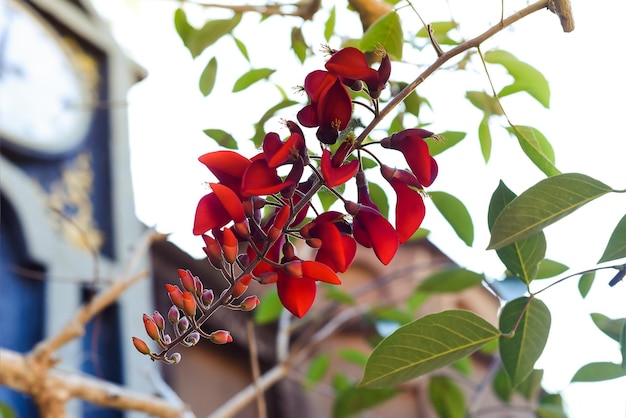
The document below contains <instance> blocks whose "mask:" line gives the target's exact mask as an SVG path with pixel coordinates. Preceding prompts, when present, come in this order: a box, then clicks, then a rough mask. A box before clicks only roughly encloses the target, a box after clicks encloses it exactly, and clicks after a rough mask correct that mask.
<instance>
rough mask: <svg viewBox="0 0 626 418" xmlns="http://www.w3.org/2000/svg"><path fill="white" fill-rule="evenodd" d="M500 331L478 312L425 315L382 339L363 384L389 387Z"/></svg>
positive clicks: (463, 352) (466, 351)
mask: <svg viewBox="0 0 626 418" xmlns="http://www.w3.org/2000/svg"><path fill="white" fill-rule="evenodd" d="M499 336H500V332H499V331H498V330H497V329H496V328H495V327H494V326H493V325H491V324H490V323H489V322H487V321H486V320H484V319H483V318H481V317H479V316H478V315H476V314H475V313H472V312H469V311H463V310H450V311H444V312H440V313H436V314H431V315H426V316H424V317H422V318H419V319H417V320H415V321H413V322H411V323H409V324H407V325H405V326H402V327H400V328H398V329H397V330H396V331H395V332H394V333H393V334H391V335H390V336H388V337H387V338H385V339H383V341H381V342H380V344H378V346H377V347H376V348H375V349H374V351H373V352H372V355H371V356H370V358H369V359H368V361H367V365H366V366H365V372H364V375H363V379H362V380H361V382H360V383H359V386H360V387H368V388H370V387H371V388H373V387H389V386H394V385H397V384H399V383H402V382H406V381H407V380H410V379H413V378H415V377H418V376H422V375H424V374H426V373H429V372H432V371H433V370H437V369H439V368H441V367H444V366H447V365H448V364H451V363H453V362H455V361H456V360H459V359H461V358H463V357H465V356H467V355H469V354H471V353H473V352H474V351H476V350H478V349H479V348H480V347H482V346H483V345H485V344H487V343H488V342H490V341H493V340H495V339H497V338H498V337H499Z"/></svg>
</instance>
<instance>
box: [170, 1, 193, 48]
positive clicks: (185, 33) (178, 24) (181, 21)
mask: <svg viewBox="0 0 626 418" xmlns="http://www.w3.org/2000/svg"><path fill="white" fill-rule="evenodd" d="M174 27H175V28H176V32H177V33H178V36H180V39H181V40H182V41H183V44H184V45H185V46H187V45H188V43H189V38H190V37H191V35H192V34H193V33H194V32H195V30H196V29H195V28H194V27H193V26H191V25H190V24H189V21H188V20H187V14H186V13H185V11H184V10H183V9H181V8H178V9H176V11H175V12H174Z"/></svg>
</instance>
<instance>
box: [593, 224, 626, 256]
mask: <svg viewBox="0 0 626 418" xmlns="http://www.w3.org/2000/svg"><path fill="white" fill-rule="evenodd" d="M624 257H626V215H624V217H623V218H622V219H620V221H619V222H618V223H617V226H616V227H615V229H614V230H613V233H612V234H611V238H609V243H608V244H607V245H606V248H605V249H604V254H602V257H600V260H598V263H604V262H605V261H611V260H617V259H618V258H624Z"/></svg>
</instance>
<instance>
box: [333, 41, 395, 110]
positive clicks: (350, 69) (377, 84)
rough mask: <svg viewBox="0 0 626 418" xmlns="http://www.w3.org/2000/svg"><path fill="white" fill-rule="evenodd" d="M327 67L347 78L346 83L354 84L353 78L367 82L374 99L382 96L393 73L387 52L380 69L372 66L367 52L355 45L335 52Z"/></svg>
mask: <svg viewBox="0 0 626 418" xmlns="http://www.w3.org/2000/svg"><path fill="white" fill-rule="evenodd" d="M326 69H327V70H328V71H329V72H331V73H333V74H335V75H337V76H340V77H342V78H344V79H346V80H344V83H345V84H347V85H352V84H353V83H352V82H351V80H361V81H364V82H365V84H367V88H368V90H369V95H370V97H372V98H373V99H377V98H378V97H379V96H380V92H381V91H382V90H383V89H384V88H385V85H386V84H387V80H389V75H390V74H391V61H390V59H389V55H388V54H386V53H385V56H384V57H383V58H382V60H381V63H380V67H378V70H374V69H373V68H370V66H369V63H368V62H367V58H365V54H364V53H363V52H361V51H360V50H358V49H357V48H354V47H347V48H343V49H341V50H339V51H337V52H335V53H334V54H333V55H332V56H331V57H330V59H329V60H328V62H327V63H326Z"/></svg>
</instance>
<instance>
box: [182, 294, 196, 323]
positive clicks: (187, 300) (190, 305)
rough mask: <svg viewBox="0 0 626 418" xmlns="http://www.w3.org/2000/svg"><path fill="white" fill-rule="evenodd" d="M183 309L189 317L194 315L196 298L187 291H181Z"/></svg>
mask: <svg viewBox="0 0 626 418" xmlns="http://www.w3.org/2000/svg"><path fill="white" fill-rule="evenodd" d="M183 311H184V312H185V314H187V315H189V316H191V317H193V316H195V315H196V300H195V299H194V298H193V295H192V294H191V293H189V292H184V293H183Z"/></svg>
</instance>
